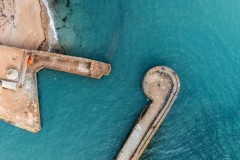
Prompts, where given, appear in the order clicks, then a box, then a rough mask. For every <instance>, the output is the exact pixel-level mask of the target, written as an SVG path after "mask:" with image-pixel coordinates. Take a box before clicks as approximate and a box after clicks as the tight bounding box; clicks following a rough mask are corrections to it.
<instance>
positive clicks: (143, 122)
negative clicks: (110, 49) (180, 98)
mask: <svg viewBox="0 0 240 160" xmlns="http://www.w3.org/2000/svg"><path fill="white" fill-rule="evenodd" d="M142 85H143V90H144V93H145V95H146V96H147V97H148V98H149V99H150V100H151V101H152V102H151V104H150V106H147V107H146V108H145V111H144V112H143V113H142V115H141V116H140V117H139V119H138V121H137V123H136V125H135V126H134V128H133V130H132V132H131V133H130V135H129V137H128V139H127V141H126V142H125V144H124V145H123V147H122V149H121V151H120V152H119V154H118V156H117V158H116V159H117V160H130V159H131V160H136V159H139V157H140V156H141V154H142V152H143V151H144V149H145V148H146V147H147V145H148V143H149V142H150V140H151V139H152V137H153V136H154V134H155V133H156V131H157V130H158V128H159V126H160V125H161V123H162V121H163V120H164V118H165V117H166V115H167V113H168V112H169V110H170V108H171V106H172V105H173V102H174V101H175V99H176V97H177V94H178V92H179V89H180V81H179V78H178V76H177V74H176V73H175V72H174V71H173V70H171V69H170V68H168V67H165V66H158V67H154V68H152V69H150V70H149V71H148V72H147V73H146V75H145V77H144V80H143V84H142Z"/></svg>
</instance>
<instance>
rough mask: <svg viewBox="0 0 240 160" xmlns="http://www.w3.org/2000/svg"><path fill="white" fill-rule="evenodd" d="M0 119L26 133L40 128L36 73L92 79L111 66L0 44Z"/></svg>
mask: <svg viewBox="0 0 240 160" xmlns="http://www.w3.org/2000/svg"><path fill="white" fill-rule="evenodd" d="M0 61H1V65H0V119H2V120H4V121H6V122H9V123H11V124H13V125H15V126H17V127H19V128H22V129H26V130H28V131H30V132H39V131H40V130H41V122H40V111H39V103H38V92H37V76H36V73H37V72H38V71H39V70H41V69H43V68H48V69H54V70H59V71H63V72H69V73H73V74H78V75H82V76H88V77H92V78H98V79H99V78H101V77H102V76H103V75H108V74H109V73H110V71H111V65H110V64H107V63H103V62H98V61H95V60H90V59H86V58H79V57H73V56H66V55H61V54H56V53H49V52H42V51H31V50H24V49H18V48H13V47H7V46H1V45H0Z"/></svg>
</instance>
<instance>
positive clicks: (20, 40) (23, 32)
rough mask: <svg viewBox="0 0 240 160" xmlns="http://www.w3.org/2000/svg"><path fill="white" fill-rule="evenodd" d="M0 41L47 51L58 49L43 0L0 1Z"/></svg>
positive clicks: (48, 9)
mask: <svg viewBox="0 0 240 160" xmlns="http://www.w3.org/2000/svg"><path fill="white" fill-rule="evenodd" d="M0 34H1V37H0V44H1V45H7V46H12V47H18V48H24V49H33V50H43V51H51V50H54V49H59V48H61V47H60V45H59V43H58V37H57V32H56V30H55V24H54V20H53V17H52V13H51V10H50V8H49V4H48V2H47V0H22V1H14V0H3V1H1V2H0Z"/></svg>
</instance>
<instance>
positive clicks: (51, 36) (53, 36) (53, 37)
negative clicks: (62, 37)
mask: <svg viewBox="0 0 240 160" xmlns="http://www.w3.org/2000/svg"><path fill="white" fill-rule="evenodd" d="M42 1H43V3H44V5H45V6H46V8H47V13H48V16H49V27H50V31H49V32H50V34H49V37H48V38H49V48H48V50H49V51H51V49H52V46H54V45H56V44H58V35H57V31H56V27H55V24H54V21H53V15H52V12H51V10H50V8H49V5H48V1H47V0H42Z"/></svg>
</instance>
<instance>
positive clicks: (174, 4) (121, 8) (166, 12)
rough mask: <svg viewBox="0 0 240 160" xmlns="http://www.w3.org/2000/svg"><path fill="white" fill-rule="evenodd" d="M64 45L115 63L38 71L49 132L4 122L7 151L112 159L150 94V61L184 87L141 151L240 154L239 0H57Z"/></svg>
mask: <svg viewBox="0 0 240 160" xmlns="http://www.w3.org/2000/svg"><path fill="white" fill-rule="evenodd" d="M51 5H52V7H53V12H54V19H55V23H56V27H57V32H58V35H59V41H60V43H61V45H62V46H63V48H64V50H65V53H66V54H69V55H75V56H82V57H87V58H92V59H97V60H102V61H105V62H109V63H111V64H112V67H113V69H112V72H111V75H109V76H108V77H104V78H103V79H101V80H94V79H90V78H86V77H81V76H76V75H71V74H67V73H61V72H56V71H50V70H44V71H42V72H40V74H39V97H40V105H41V118H42V131H41V132H40V133H38V134H32V133H28V132H26V131H23V130H21V129H18V128H15V127H12V126H10V125H9V124H6V123H4V122H0V126H1V132H0V158H1V159H11V160H14V159H15V160H26V159H34V160H43V159H58V160H66V159H76V160H78V159H90V160H91V159H99V160H105V159H113V158H114V156H116V154H117V153H118V151H119V149H120V148H121V145H122V144H123V142H124V141H125V139H126V138H127V135H128V133H129V132H130V131H131V129H132V127H133V125H134V122H135V120H136V119H137V117H138V115H139V114H140V113H141V111H142V109H143V107H144V106H146V105H147V104H148V101H147V99H146V97H145V96H144V94H143V93H142V89H141V80H142V77H143V75H144V73H145V72H146V71H147V70H148V69H150V68H151V67H153V66H156V65H167V66H169V67H171V68H173V69H174V70H175V71H176V72H177V73H178V75H179V77H180V80H181V92H180V95H179V97H178V99H177V101H176V103H175V104H174V106H173V107H172V109H171V111H170V112H169V114H168V116H167V118H166V119H165V121H164V123H163V124H162V126H161V127H160V129H159V130H158V132H157V134H156V136H155V137H154V138H153V140H152V141H151V143H150V145H149V146H148V148H147V150H146V151H145V152H144V154H143V156H142V159H147V160H155V159H239V158H240V153H239V150H240V133H239V129H240V105H239V104H240V92H239V89H240V84H239V81H240V70H239V68H240V21H239V17H240V2H239V1H236V0H229V1H225V0H211V1H209V0H202V1H188V0H182V1H177V0H161V1H150V0H147V1H146V0H129V1H123V0H114V1H113V0H112V1H111V0H109V1H103V0H101V1H96V0H92V1H89V0H71V1H70V0H69V1H67V0H55V1H51Z"/></svg>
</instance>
